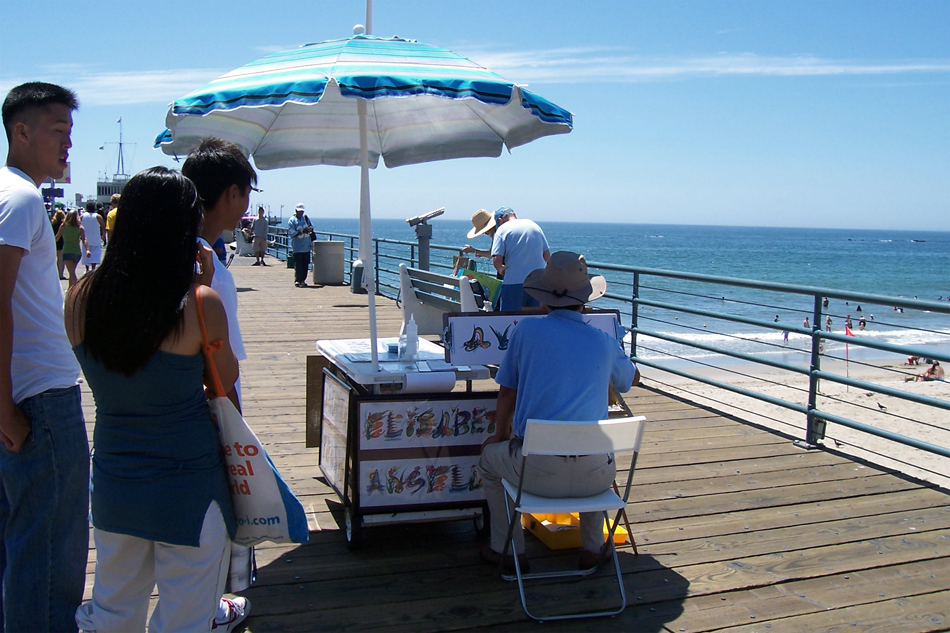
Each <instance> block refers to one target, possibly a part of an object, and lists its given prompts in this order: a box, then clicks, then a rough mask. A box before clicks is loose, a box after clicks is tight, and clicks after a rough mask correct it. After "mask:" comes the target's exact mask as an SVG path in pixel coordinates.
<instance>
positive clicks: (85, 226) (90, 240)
mask: <svg viewBox="0 0 950 633" xmlns="http://www.w3.org/2000/svg"><path fill="white" fill-rule="evenodd" d="M79 223H80V224H81V225H82V231H83V249H84V250H85V254H86V257H85V259H84V260H83V261H84V262H85V264H86V272H87V273H88V272H91V271H93V270H95V269H96V266H98V265H99V262H101V261H102V233H103V232H104V231H105V230H106V223H105V222H103V221H102V216H101V215H99V212H98V211H97V210H96V203H95V202H93V201H91V200H90V201H89V202H87V203H86V212H85V213H83V214H82V216H81V217H80V218H79Z"/></svg>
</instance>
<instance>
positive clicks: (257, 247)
mask: <svg viewBox="0 0 950 633" xmlns="http://www.w3.org/2000/svg"><path fill="white" fill-rule="evenodd" d="M268 228H269V227H268V225H267V218H265V217H264V207H257V219H256V220H254V228H253V229H252V230H253V232H254V244H253V246H252V249H253V251H254V257H256V258H257V261H255V262H254V263H253V264H251V265H252V266H266V265H267V262H265V261H264V255H266V254H267V229H268Z"/></svg>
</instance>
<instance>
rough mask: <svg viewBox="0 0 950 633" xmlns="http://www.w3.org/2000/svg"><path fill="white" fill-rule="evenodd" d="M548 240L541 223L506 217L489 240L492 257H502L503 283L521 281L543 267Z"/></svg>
mask: <svg viewBox="0 0 950 633" xmlns="http://www.w3.org/2000/svg"><path fill="white" fill-rule="evenodd" d="M546 250H548V240H547V238H545V237H544V233H543V232H542V231H541V227H540V226H538V225H537V224H535V223H534V222H532V221H531V220H519V219H518V218H515V219H513V220H508V221H507V222H505V223H504V224H502V225H501V226H500V227H498V231H496V232H495V237H494V238H493V239H492V243H491V254H492V257H494V256H495V255H501V256H503V257H504V258H505V279H504V282H503V283H505V284H520V283H524V278H525V277H527V276H528V273H530V272H532V271H534V270H537V269H538V268H544V251H546Z"/></svg>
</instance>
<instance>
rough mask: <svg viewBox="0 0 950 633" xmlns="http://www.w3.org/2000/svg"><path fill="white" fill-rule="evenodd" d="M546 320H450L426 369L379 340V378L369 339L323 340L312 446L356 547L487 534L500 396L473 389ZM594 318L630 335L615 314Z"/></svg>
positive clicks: (421, 360) (482, 316)
mask: <svg viewBox="0 0 950 633" xmlns="http://www.w3.org/2000/svg"><path fill="white" fill-rule="evenodd" d="M541 315H542V313H541V312H540V311H537V312H534V313H525V312H512V313H508V312H500V313H499V312H495V313H485V312H476V313H462V314H447V315H446V317H445V331H444V335H443V339H444V342H445V348H444V349H443V348H442V347H439V346H438V345H435V344H434V343H431V342H429V341H427V340H424V339H420V340H419V354H418V358H417V360H416V361H415V362H411V363H407V362H401V361H399V360H398V359H397V357H396V355H395V354H393V353H390V352H389V351H388V350H389V348H390V346H391V345H394V344H395V343H396V339H385V338H384V339H380V340H379V349H378V357H379V371H377V372H373V371H372V363H371V353H370V352H371V350H370V347H369V345H370V342H369V341H368V340H366V339H347V340H333V341H317V352H318V355H316V356H311V357H309V358H308V364H307V446H319V447H320V458H319V464H320V470H321V471H322V473H323V476H324V477H325V478H326V481H327V483H328V484H329V485H330V486H331V487H332V488H333V489H334V490H335V491H336V493H337V494H338V495H339V497H340V500H341V502H342V503H343V510H344V518H345V526H346V539H347V542H348V543H349V544H350V547H351V548H356V547H358V546H359V544H360V541H361V538H362V528H363V527H364V526H369V525H378V524H387V523H398V522H413V521H417V522H418V521H436V520H451V519H465V518H472V519H474V521H475V524H476V528H477V529H479V530H487V521H486V515H487V508H486V504H485V500H484V496H483V494H482V492H481V489H480V484H481V482H480V480H479V478H478V474H477V471H476V466H477V464H478V459H479V456H480V455H481V446H482V443H483V442H484V441H485V439H486V438H487V437H489V436H490V435H491V434H492V433H494V431H495V406H496V402H497V398H498V392H497V391H496V390H490V391H482V392H474V391H473V390H472V381H473V380H482V379H487V378H489V377H490V371H489V368H488V365H497V364H499V363H500V362H501V359H502V358H503V357H504V354H505V351H506V350H507V349H508V337H509V336H510V334H511V331H512V329H513V328H514V326H515V325H516V324H517V322H518V321H520V320H522V319H526V318H536V317H538V316H541ZM586 317H587V321H588V322H589V323H590V324H591V325H593V326H594V327H597V328H599V329H603V330H604V331H606V332H608V333H610V334H611V335H612V336H619V335H621V333H622V331H621V330H620V328H619V318H618V314H617V312H616V311H612V310H609V311H599V310H589V311H588V312H587V313H586ZM552 344H556V343H552ZM459 381H462V382H463V383H464V384H465V385H466V388H465V389H464V390H462V389H456V387H457V385H458V383H459ZM616 405H617V402H616V401H614V402H612V405H611V406H612V408H613V407H614V406H616ZM619 406H621V407H623V409H626V405H623V401H622V400H619Z"/></svg>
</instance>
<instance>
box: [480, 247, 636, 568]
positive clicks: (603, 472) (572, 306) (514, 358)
mask: <svg viewBox="0 0 950 633" xmlns="http://www.w3.org/2000/svg"><path fill="white" fill-rule="evenodd" d="M524 290H525V292H527V293H528V294H530V295H531V296H532V297H534V298H536V299H537V300H538V301H540V302H541V304H542V305H543V306H544V307H545V308H546V309H547V310H548V311H549V314H548V315H547V316H544V317H542V318H537V319H526V320H523V321H521V322H520V323H519V324H518V326H517V327H516V328H515V329H514V331H513V332H512V335H511V340H510V342H509V346H508V352H507V353H506V354H505V357H504V359H503V360H502V362H501V366H500V367H499V369H498V375H497V376H496V378H495V380H496V381H497V382H498V384H499V385H500V390H499V392H498V406H497V412H496V414H495V415H496V418H495V419H496V424H497V426H496V431H495V434H494V435H493V436H491V437H489V438H488V439H487V440H485V443H484V444H483V446H482V456H481V459H480V461H479V464H478V465H479V474H480V475H481V477H482V485H483V487H484V490H485V497H486V499H487V501H488V509H489V512H490V513H491V545H490V546H488V545H486V546H485V547H483V548H482V550H481V556H482V558H484V559H485V560H486V561H488V562H490V563H492V564H494V565H498V564H499V562H500V561H501V552H502V551H504V547H505V539H506V538H507V535H508V514H507V512H505V497H504V495H505V494H506V493H505V489H504V487H503V486H502V483H501V480H502V479H507V480H509V481H513V482H516V481H518V478H519V477H520V476H521V459H522V458H521V454H520V453H521V443H522V437H524V432H525V427H526V425H527V420H528V419H529V418H536V419H543V420H574V421H583V420H591V421H595V420H603V419H606V417H607V401H608V386H613V388H614V389H616V390H617V391H618V392H621V393H623V392H626V391H628V390H629V389H630V387H631V385H632V384H634V381H635V379H636V373H637V369H636V367H635V366H634V365H633V363H632V362H630V359H629V358H628V357H627V355H626V354H625V353H624V351H623V348H622V347H621V345H620V343H619V342H618V341H617V339H615V338H613V337H611V336H608V335H607V334H606V333H604V332H602V331H601V330H598V329H596V328H594V327H593V326H591V325H589V324H588V323H586V322H585V320H584V316H583V314H582V313H581V311H582V310H583V308H584V304H585V303H586V302H588V301H591V300H593V299H597V298H598V297H601V296H603V295H604V293H605V292H606V291H607V282H606V281H605V280H604V278H603V277H601V276H595V275H588V273H587V262H586V261H585V260H584V256H583V255H578V254H577V253H570V252H567V251H561V252H558V253H554V254H553V255H551V258H550V260H549V261H548V262H547V265H546V266H545V267H544V268H541V269H538V270H535V271H534V272H532V273H531V274H529V275H528V276H527V278H526V279H525V281H524ZM616 472H617V467H616V465H615V464H614V460H613V455H587V456H582V457H575V456H564V457H561V456H541V455H533V456H531V457H529V458H528V472H527V473H526V475H525V482H524V489H525V490H526V491H528V492H531V493H534V494H538V495H543V496H549V497H558V496H568V495H570V496H588V495H594V494H598V493H600V492H603V491H604V490H606V489H607V488H609V487H610V486H611V485H612V483H613V481H614V477H615V476H616ZM580 519H581V520H580V530H581V542H582V545H583V551H582V552H581V554H580V559H579V561H578V566H579V568H580V569H589V568H591V567H595V566H597V565H599V564H600V563H601V562H603V560H604V558H605V556H604V554H605V550H604V547H603V546H604V534H603V527H604V521H603V514H602V513H597V512H594V513H584V514H581V517H580ZM514 539H515V550H516V551H517V554H518V557H519V562H520V563H521V565H522V569H524V570H527V565H526V563H527V559H526V558H524V534H523V533H522V530H521V529H520V527H519V528H517V529H515V532H514ZM509 552H510V548H509ZM505 564H506V566H507V567H509V568H510V567H513V560H511V559H509V560H508V561H506V563H505Z"/></svg>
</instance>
